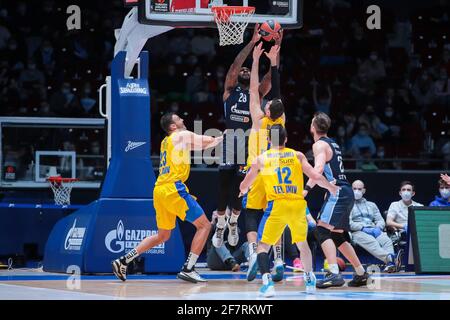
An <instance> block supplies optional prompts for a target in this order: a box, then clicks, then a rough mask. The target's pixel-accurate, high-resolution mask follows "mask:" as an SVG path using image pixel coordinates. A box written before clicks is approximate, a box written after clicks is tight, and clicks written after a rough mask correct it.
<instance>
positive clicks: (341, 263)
mask: <svg viewBox="0 0 450 320" xmlns="http://www.w3.org/2000/svg"><path fill="white" fill-rule="evenodd" d="M336 261H337V264H338V266H339V271H345V268H346V267H347V266H346V264H345V261H344V259H342V258H339V257H337V258H336ZM323 268H324V269H325V270H329V268H330V267H329V264H328V261H327V259H325V260H324V262H323Z"/></svg>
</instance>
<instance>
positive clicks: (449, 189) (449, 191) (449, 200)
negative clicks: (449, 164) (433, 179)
mask: <svg viewBox="0 0 450 320" xmlns="http://www.w3.org/2000/svg"><path fill="white" fill-rule="evenodd" d="M438 185H439V194H440V195H441V196H440V197H439V196H436V198H435V199H434V201H432V202H431V203H430V207H450V181H448V182H446V181H445V180H444V179H442V178H441V179H439V182H438Z"/></svg>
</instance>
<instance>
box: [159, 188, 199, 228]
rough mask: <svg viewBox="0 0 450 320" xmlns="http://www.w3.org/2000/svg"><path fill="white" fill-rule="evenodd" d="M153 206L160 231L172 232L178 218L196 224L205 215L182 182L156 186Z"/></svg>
mask: <svg viewBox="0 0 450 320" xmlns="http://www.w3.org/2000/svg"><path fill="white" fill-rule="evenodd" d="M153 205H154V207H155V211H156V225H157V226H158V229H164V230H172V229H174V228H175V225H176V220H177V217H178V218H180V219H181V220H183V221H184V220H187V221H189V222H194V221H195V220H197V219H198V218H199V217H200V216H201V215H202V214H203V209H202V208H201V207H200V205H199V204H198V203H197V201H196V199H195V198H194V197H193V196H191V195H190V194H189V189H188V188H187V187H186V185H185V184H184V183H183V182H181V181H177V182H174V183H166V184H163V185H159V186H155V189H154V190H153Z"/></svg>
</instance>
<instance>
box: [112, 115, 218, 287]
mask: <svg viewBox="0 0 450 320" xmlns="http://www.w3.org/2000/svg"><path fill="white" fill-rule="evenodd" d="M161 127H162V128H163V130H164V131H165V132H166V133H167V137H166V138H164V140H163V141H162V142H161V156H160V164H159V176H158V179H157V181H156V184H155V188H154V191H153V203H154V207H155V211H156V224H157V226H158V233H157V234H156V235H153V236H150V237H147V238H145V239H144V240H142V241H141V243H140V244H139V245H138V246H137V247H136V248H134V249H133V250H131V251H130V252H129V253H128V254H127V255H125V256H122V257H120V258H119V259H117V260H114V261H113V272H114V274H115V275H116V276H117V277H118V278H119V279H121V280H123V281H125V280H126V271H127V265H128V264H129V263H130V262H131V261H133V260H134V259H135V258H136V257H137V256H139V255H140V254H142V253H143V252H146V251H148V250H150V249H151V248H153V247H155V246H157V245H159V244H161V243H163V242H166V241H168V240H169V239H170V235H171V230H172V229H174V228H175V223H176V218H177V217H178V218H180V219H181V220H183V221H184V220H187V221H189V222H190V223H192V224H193V225H194V226H195V227H196V229H197V231H196V233H195V235H194V239H193V240H192V245H191V251H190V253H189V256H188V258H187V260H186V262H185V264H184V266H183V269H182V271H181V272H180V273H178V275H177V276H178V278H180V279H183V280H186V281H190V282H194V283H197V282H206V280H205V279H203V278H202V277H201V276H200V275H199V274H198V273H197V272H196V271H195V269H194V266H195V263H196V261H197V258H198V256H199V255H200V253H201V252H202V250H203V247H204V246H205V243H206V240H207V238H208V235H209V232H210V229H211V224H210V222H209V221H208V219H207V218H206V215H205V214H204V212H203V209H202V208H201V207H200V205H199V204H198V203H197V201H196V200H195V198H194V197H192V196H191V195H190V194H189V190H188V188H187V187H186V185H185V184H184V182H185V181H186V180H187V179H188V177H189V172H190V154H191V150H202V149H207V148H212V147H215V146H216V145H218V144H219V143H220V142H221V141H222V139H223V138H222V137H217V138H213V137H209V136H202V135H197V134H195V133H193V132H191V131H188V130H186V127H185V125H184V121H183V119H181V118H180V117H179V116H177V115H176V114H174V113H167V114H165V115H163V116H162V117H161Z"/></svg>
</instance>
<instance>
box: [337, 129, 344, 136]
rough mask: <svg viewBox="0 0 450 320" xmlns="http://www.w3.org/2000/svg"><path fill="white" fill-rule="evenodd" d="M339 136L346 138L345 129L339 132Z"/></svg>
mask: <svg viewBox="0 0 450 320" xmlns="http://www.w3.org/2000/svg"><path fill="white" fill-rule="evenodd" d="M338 136H339V137H344V136H345V129H344V130H339V131H338Z"/></svg>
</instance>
